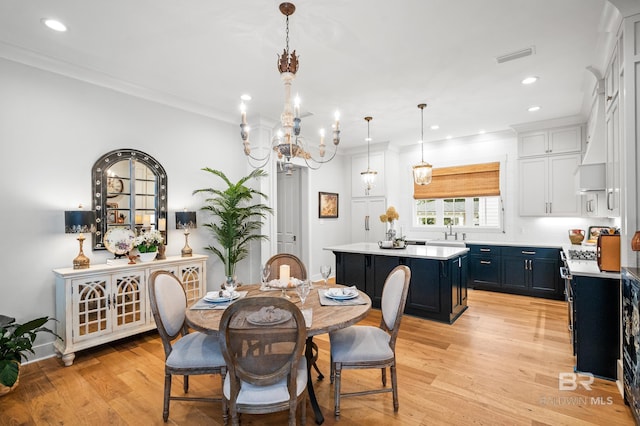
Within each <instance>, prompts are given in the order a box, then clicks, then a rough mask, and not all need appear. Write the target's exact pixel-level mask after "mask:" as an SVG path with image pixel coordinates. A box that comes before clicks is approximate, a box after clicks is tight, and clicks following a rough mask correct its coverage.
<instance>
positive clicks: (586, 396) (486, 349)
mask: <svg viewBox="0 0 640 426" xmlns="http://www.w3.org/2000/svg"><path fill="white" fill-rule="evenodd" d="M379 318H380V313H379V311H373V312H372V313H371V315H370V316H369V317H368V318H367V319H366V320H365V321H364V323H369V324H375V325H377V324H378V322H379ZM566 323H567V309H566V304H565V303H564V302H558V301H549V300H544V299H536V298H530V297H521V296H511V295H502V294H498V293H491V292H483V291H470V294H469V309H468V310H467V311H466V312H465V313H464V314H463V315H462V317H460V318H459V319H458V321H456V323H455V324H453V325H448V324H441V323H436V322H432V321H426V320H421V319H418V318H415V317H411V316H405V317H404V318H403V322H402V326H401V330H400V337H399V339H398V345H397V358H398V376H399V389H400V391H399V392H400V410H399V412H398V413H394V412H393V405H392V400H391V394H379V395H371V396H365V397H355V398H347V399H344V400H343V401H342V406H341V410H342V416H341V419H340V420H339V421H337V422H336V421H335V420H334V418H333V415H332V413H333V391H332V389H331V387H330V385H329V379H328V372H329V362H328V360H329V355H328V349H329V343H328V338H327V337H326V336H320V337H317V338H315V341H316V342H317V343H318V346H319V348H320V361H319V364H320V367H321V368H322V369H323V371H324V373H325V374H326V375H327V378H325V380H323V381H321V382H316V385H315V389H316V392H317V394H318V398H319V401H320V403H321V405H322V408H323V412H324V413H325V418H326V420H325V423H324V424H325V425H332V424H338V423H339V424H341V425H344V426H347V425H374V424H375V425H469V424H474V425H576V424H580V425H589V424H593V425H632V424H634V421H633V418H632V416H631V412H630V410H629V408H628V407H627V406H625V405H624V402H623V400H622V397H621V396H620V394H619V393H618V389H617V387H616V385H615V383H614V382H610V381H604V380H598V379H596V381H595V383H594V384H593V385H592V390H591V391H587V390H585V389H580V390H577V391H559V390H558V374H559V373H563V372H568V373H570V372H572V371H573V356H572V352H571V345H570V342H569V334H568V332H567V327H566ZM379 377H380V373H379V370H376V371H368V370H360V371H354V370H352V371H345V372H343V389H344V391H349V390H356V389H357V388H360V387H362V386H372V385H377V384H378V382H379ZM219 383H220V382H219V378H218V377H217V376H203V377H192V379H191V392H190V394H194V395H195V394H199V395H210V394H219V392H220V385H219ZM162 387H163V351H162V347H161V343H160V340H159V338H158V337H157V335H156V334H155V333H149V334H145V335H142V336H137V337H135V338H130V339H127V340H124V341H120V342H117V343H114V344H110V345H104V346H101V347H99V348H94V349H89V350H85V351H82V352H80V353H79V354H78V356H77V357H76V360H75V363H74V364H73V366H71V367H66V368H65V367H63V366H61V363H60V361H59V360H57V359H55V358H51V359H48V360H45V361H41V362H37V363H32V364H28V365H26V366H24V368H23V373H22V375H21V379H20V385H19V386H18V388H17V389H16V391H14V392H12V393H11V394H9V395H7V396H4V397H2V398H0V424H2V425H9V424H11V425H14V424H15V425H18V424H20V425H48V424H59V425H83V424H84V425H103V424H130V425H140V424H145V425H152V424H157V425H161V424H163V422H162ZM173 389H174V392H181V389H182V384H181V379H180V378H177V379H174V387H173ZM307 412H308V414H309V415H310V414H311V410H310V409H308V410H307ZM221 419H222V414H221V409H220V405H218V404H206V403H199V402H172V404H171V413H170V417H169V423H170V424H179V425H199V424H208V425H219V424H222V421H221ZM242 422H243V424H244V425H281V424H286V415H285V414H284V413H283V414H274V415H261V416H257V415H255V416H249V415H243V416H242ZM307 424H309V425H312V424H315V423H314V422H313V420H312V418H311V416H309V417H308V418H307Z"/></svg>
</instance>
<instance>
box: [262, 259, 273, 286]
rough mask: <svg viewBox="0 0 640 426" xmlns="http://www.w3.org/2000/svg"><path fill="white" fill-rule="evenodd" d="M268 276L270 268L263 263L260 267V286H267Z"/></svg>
mask: <svg viewBox="0 0 640 426" xmlns="http://www.w3.org/2000/svg"><path fill="white" fill-rule="evenodd" d="M269 275H271V266H269V264H268V263H265V264H264V266H263V267H262V286H263V287H266V286H267V280H268V279H269Z"/></svg>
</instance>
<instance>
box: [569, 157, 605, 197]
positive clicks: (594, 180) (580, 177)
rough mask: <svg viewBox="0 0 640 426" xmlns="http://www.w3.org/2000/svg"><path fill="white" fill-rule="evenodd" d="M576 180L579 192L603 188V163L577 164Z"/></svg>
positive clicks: (602, 189) (601, 189)
mask: <svg viewBox="0 0 640 426" xmlns="http://www.w3.org/2000/svg"><path fill="white" fill-rule="evenodd" d="M576 181H577V185H578V190H579V191H580V192H589V191H604V190H605V165H604V163H599V164H583V165H581V166H578V170H577V171H576Z"/></svg>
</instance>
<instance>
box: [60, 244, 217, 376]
mask: <svg viewBox="0 0 640 426" xmlns="http://www.w3.org/2000/svg"><path fill="white" fill-rule="evenodd" d="M206 260H207V256H206V255H194V256H192V257H170V258H167V259H166V260H156V261H153V262H147V263H139V264H136V265H128V264H126V263H125V264H122V265H92V266H91V267H90V268H89V269H72V268H63V269H55V270H54V271H53V272H54V274H55V276H56V319H57V320H58V323H57V333H58V334H59V335H60V336H61V337H62V339H63V340H62V341H60V340H57V341H56V342H55V348H56V351H57V352H58V353H59V355H60V356H61V358H62V360H63V362H64V364H65V365H66V366H70V365H72V364H73V360H74V359H75V352H76V351H78V350H81V349H86V348H90V347H93V346H97V345H100V344H103V343H107V342H110V341H112V340H116V339H120V338H122V337H127V336H131V335H134V334H137V333H141V332H143V331H147V330H151V329H154V328H155V326H156V325H155V322H154V320H153V315H152V314H151V309H150V305H149V297H148V291H149V290H148V280H149V276H150V275H151V274H152V273H153V272H155V271H159V270H163V271H169V272H171V273H172V274H174V275H176V276H178V278H180V280H181V281H182V283H183V286H184V288H185V293H186V294H187V300H188V301H189V302H192V301H195V300H197V299H199V298H200V297H202V294H203V292H204V288H205V286H206Z"/></svg>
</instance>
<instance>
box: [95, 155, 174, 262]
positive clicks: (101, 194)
mask: <svg viewBox="0 0 640 426" xmlns="http://www.w3.org/2000/svg"><path fill="white" fill-rule="evenodd" d="M132 159H133V160H136V161H138V162H140V163H142V164H144V165H145V166H147V167H148V168H149V169H150V170H151V171H152V172H153V174H154V175H155V176H156V178H157V179H156V184H155V186H156V187H155V193H156V199H155V206H154V210H155V217H156V218H157V219H156V223H157V220H158V219H165V221H166V219H167V173H166V172H165V170H164V167H162V165H161V164H160V163H159V162H158V161H157V160H156V159H155V158H153V157H152V156H150V155H149V154H146V153H144V152H142V151H138V150H136V149H116V150H114V151H111V152H108V153H107V154H105V155H103V156H102V157H100V158H99V159H98V161H96V162H95V163H94V165H93V168H92V169H91V193H92V199H93V202H92V208H93V210H94V211H95V213H96V232H94V233H93V234H92V236H93V245H92V246H93V250H106V247H105V246H104V243H103V238H104V234H105V233H106V232H107V225H108V220H107V217H106V214H107V202H108V199H107V182H108V179H109V176H107V171H108V170H109V168H110V167H111V165H112V164H116V163H118V162H120V161H130V160H132ZM135 212H136V206H135V199H130V205H129V217H130V218H135ZM129 228H130V226H129ZM165 231H166V230H165ZM165 231H163V232H162V233H163V236H164V239H165V244H167V233H166V232H165Z"/></svg>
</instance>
